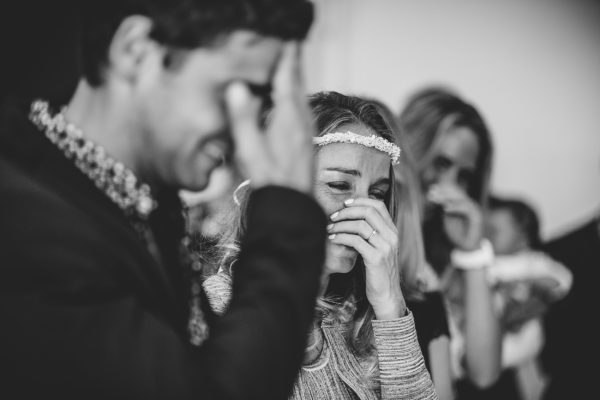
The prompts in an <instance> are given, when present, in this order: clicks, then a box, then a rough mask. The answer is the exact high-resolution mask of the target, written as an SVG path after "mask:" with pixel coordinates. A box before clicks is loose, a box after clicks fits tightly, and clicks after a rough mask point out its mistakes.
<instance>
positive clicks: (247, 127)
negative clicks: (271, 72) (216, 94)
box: [225, 82, 264, 167]
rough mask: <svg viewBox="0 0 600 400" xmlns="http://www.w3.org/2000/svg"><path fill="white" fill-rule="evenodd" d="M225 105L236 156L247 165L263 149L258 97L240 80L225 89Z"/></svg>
mask: <svg viewBox="0 0 600 400" xmlns="http://www.w3.org/2000/svg"><path fill="white" fill-rule="evenodd" d="M225 106H226V108H227V113H228V115H229V121H230V125H231V135H232V137H233V140H234V143H235V148H236V157H237V158H238V161H241V162H242V163H243V164H244V166H242V167H247V166H248V165H247V164H248V163H251V162H252V159H254V160H256V157H259V156H260V152H262V151H263V150H264V148H263V146H264V144H263V140H264V138H263V136H262V134H261V130H260V127H259V113H260V107H261V102H260V99H258V98H256V97H254V96H252V94H251V93H250V90H249V89H248V87H247V86H246V85H244V84H243V83H241V82H233V83H231V84H230V85H229V86H228V87H227V89H226V90H225Z"/></svg>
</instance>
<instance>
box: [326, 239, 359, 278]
mask: <svg viewBox="0 0 600 400" xmlns="http://www.w3.org/2000/svg"><path fill="white" fill-rule="evenodd" d="M357 256H358V253H357V252H356V250H354V249H351V248H350V247H347V246H341V245H334V246H333V248H332V249H331V250H330V252H329V255H328V260H327V269H328V270H329V272H330V273H332V274H347V273H348V272H350V271H352V270H353V269H354V265H355V264H356V258H357Z"/></svg>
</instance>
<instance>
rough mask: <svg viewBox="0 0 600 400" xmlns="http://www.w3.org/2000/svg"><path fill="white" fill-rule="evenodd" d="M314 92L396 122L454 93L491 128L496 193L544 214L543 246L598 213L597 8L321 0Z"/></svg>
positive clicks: (573, 2)
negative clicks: (421, 94) (418, 93)
mask: <svg viewBox="0 0 600 400" xmlns="http://www.w3.org/2000/svg"><path fill="white" fill-rule="evenodd" d="M315 3H316V11H317V19H316V22H315V25H314V27H313V30H312V31H311V34H310V37H309V40H308V42H307V45H306V48H305V51H306V52H305V63H306V75H307V76H306V78H307V84H308V89H309V90H310V91H315V90H338V91H341V92H345V93H353V94H358V95H369V96H374V97H378V98H380V99H381V100H383V101H384V102H386V103H387V104H388V105H389V106H390V107H391V108H392V109H393V110H394V111H396V112H398V111H399V110H400V108H401V107H402V106H403V104H404V102H405V100H406V97H407V96H408V95H409V94H411V93H412V92H413V91H414V90H416V89H418V88H420V87H421V86H423V85H428V84H444V85H447V86H450V87H453V88H454V89H455V90H457V91H458V92H459V93H460V94H461V95H462V96H463V97H464V98H465V99H466V100H468V101H471V102H472V103H473V104H474V105H476V106H477V108H478V109H479V110H480V112H481V113H482V115H483V116H484V118H485V119H486V121H487V123H488V125H489V127H490V129H491V130H492V133H493V137H494V144H495V149H496V153H495V160H494V170H493V176H492V189H493V190H494V191H495V192H496V193H498V194H504V195H518V196H521V197H524V198H525V199H526V200H528V201H529V202H531V203H532V204H533V205H534V206H535V207H537V209H538V212H539V214H540V217H541V219H542V228H543V229H542V230H543V232H542V233H543V236H544V237H546V238H548V237H552V236H554V235H556V234H558V233H560V232H562V231H564V230H565V229H567V228H568V227H570V226H572V225H573V224H577V223H579V222H580V221H581V220H583V219H585V218H588V217H590V216H591V215H592V214H593V213H595V212H596V211H598V208H599V206H600V2H594V1H592V0H589V1H587V0H315Z"/></svg>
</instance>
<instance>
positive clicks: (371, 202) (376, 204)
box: [344, 197, 396, 229]
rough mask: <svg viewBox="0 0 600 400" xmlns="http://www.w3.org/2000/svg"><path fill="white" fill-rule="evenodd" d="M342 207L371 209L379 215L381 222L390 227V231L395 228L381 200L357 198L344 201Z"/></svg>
mask: <svg viewBox="0 0 600 400" xmlns="http://www.w3.org/2000/svg"><path fill="white" fill-rule="evenodd" d="M344 205H345V206H346V207H372V208H374V209H375V210H376V211H377V212H378V213H379V215H380V216H381V218H382V219H383V221H384V222H385V223H386V224H387V225H388V226H389V227H390V229H394V228H395V227H396V224H395V223H394V221H392V217H391V216H390V212H389V211H388V209H387V206H386V205H385V203H384V202H383V201H381V200H375V199H369V198H366V197H359V198H356V199H348V200H346V201H344Z"/></svg>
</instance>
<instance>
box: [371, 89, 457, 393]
mask: <svg viewBox="0 0 600 400" xmlns="http://www.w3.org/2000/svg"><path fill="white" fill-rule="evenodd" d="M369 101H371V102H372V103H374V104H375V105H376V106H377V108H378V110H379V112H380V114H381V115H382V116H383V117H384V118H385V120H386V121H387V123H388V124H389V125H390V127H391V128H392V130H393V132H394V136H395V138H396V143H398V145H399V146H400V148H402V157H401V158H400V163H399V164H397V165H394V177H395V178H396V182H395V185H396V193H397V196H398V198H399V199H400V204H399V206H398V207H399V210H400V212H399V219H398V230H399V232H400V240H401V241H402V246H403V247H408V248H412V249H413V251H410V252H405V254H407V255H410V254H412V255H414V257H415V259H414V260H412V261H411V260H406V262H410V263H417V264H418V265H419V268H418V271H419V282H420V286H421V291H422V292H423V295H422V296H421V297H420V298H416V299H407V306H408V308H409V309H410V310H411V311H412V312H413V315H414V316H415V324H416V326H417V336H418V338H419V343H420V345H421V350H422V352H423V356H424V358H425V363H426V365H427V368H428V369H429V372H430V373H431V378H432V379H433V383H434V385H435V390H436V392H437V394H438V397H439V398H440V399H447V400H450V399H453V398H454V397H455V393H454V387H453V384H452V370H451V366H450V332H449V330H448V317H447V314H446V307H445V305H444V300H443V294H442V293H441V291H440V288H439V283H437V277H436V275H435V272H434V271H433V269H432V267H431V265H429V263H428V262H427V260H425V248H424V245H423V235H422V231H421V227H420V224H421V218H422V217H421V216H422V214H423V210H422V206H423V202H422V199H421V196H422V194H421V189H420V182H419V177H418V175H417V171H416V164H415V159H414V156H413V154H412V150H411V148H410V146H409V145H408V138H407V137H406V135H405V134H403V133H402V132H401V131H400V128H399V126H398V120H397V117H396V116H395V115H394V113H393V111H392V110H391V109H390V108H389V107H388V106H387V105H386V104H385V103H383V102H381V101H379V100H377V99H373V98H370V99H369ZM414 225H419V228H418V235H415V233H414V232H415V231H416V228H414ZM403 264H404V263H403Z"/></svg>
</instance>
